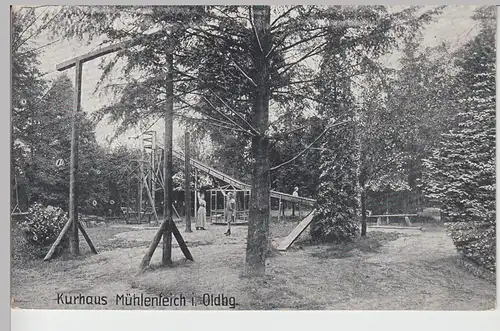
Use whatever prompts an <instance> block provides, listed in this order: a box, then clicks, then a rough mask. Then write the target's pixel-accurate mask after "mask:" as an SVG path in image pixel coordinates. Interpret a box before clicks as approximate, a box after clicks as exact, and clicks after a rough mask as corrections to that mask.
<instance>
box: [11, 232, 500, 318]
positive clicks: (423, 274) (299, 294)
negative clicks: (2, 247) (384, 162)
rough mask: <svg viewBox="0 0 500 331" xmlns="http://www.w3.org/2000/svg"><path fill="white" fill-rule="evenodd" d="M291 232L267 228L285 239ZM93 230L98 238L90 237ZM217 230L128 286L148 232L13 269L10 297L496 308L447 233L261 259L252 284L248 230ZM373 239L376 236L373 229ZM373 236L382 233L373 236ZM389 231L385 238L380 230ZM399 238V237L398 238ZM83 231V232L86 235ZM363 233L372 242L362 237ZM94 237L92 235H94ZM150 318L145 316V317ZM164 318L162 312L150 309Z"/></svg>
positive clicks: (190, 237) (44, 302) (21, 303)
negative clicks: (186, 257) (93, 251)
mask: <svg viewBox="0 0 500 331" xmlns="http://www.w3.org/2000/svg"><path fill="white" fill-rule="evenodd" d="M292 228H293V224H287V225H286V226H285V227H283V226H282V227H281V228H277V229H274V230H273V229H272V232H273V234H274V235H275V236H277V237H284V236H285V235H286V234H287V233H288V232H289V231H290V230H291V229H292ZM95 231H99V230H95ZM223 231H224V228H223V227H219V226H212V227H211V228H210V229H209V230H208V231H194V232H193V233H184V234H183V235H184V237H185V240H186V242H187V243H188V246H189V247H190V250H191V252H192V254H193V256H194V257H195V262H189V261H185V262H183V258H182V253H181V252H180V250H179V249H177V248H176V249H174V250H173V260H174V261H176V262H175V263H176V267H175V268H156V266H157V265H158V263H159V262H160V260H161V250H159V249H158V250H157V251H156V252H155V254H154V256H153V259H152V261H151V262H152V270H149V271H147V272H146V273H145V274H143V275H141V276H138V277H135V276H134V274H135V272H136V271H137V267H138V265H139V263H140V261H141V259H142V257H143V255H144V253H145V251H146V249H147V246H148V244H149V241H150V240H151V238H152V237H153V235H154V233H155V229H142V230H140V229H139V230H137V229H135V230H133V231H122V232H119V233H116V234H114V235H113V236H110V237H109V238H107V239H106V240H108V241H109V242H111V243H112V242H121V243H126V245H124V246H123V248H115V249H112V250H108V251H102V250H101V252H100V254H99V255H88V256H85V257H83V258H82V259H80V260H76V261H62V260H57V261H53V262H50V263H45V264H40V265H39V266H38V267H37V268H31V269H19V268H13V270H12V296H13V298H14V300H15V303H14V305H15V306H17V307H20V308H45V309H50V308H57V309H65V308H70V309H89V308H90V309H137V307H136V308H134V307H129V306H123V305H120V304H119V305H116V304H115V302H114V299H115V297H116V295H117V294H123V295H126V294H127V293H129V294H131V295H132V294H134V293H135V294H137V295H140V294H141V293H143V294H145V295H158V294H163V295H166V296H174V297H175V296H178V295H180V294H182V295H184V296H185V297H186V298H187V300H189V301H190V300H191V297H192V296H194V297H195V298H196V299H195V302H196V303H197V305H196V306H192V304H191V302H189V303H188V304H187V305H186V306H185V307H173V308H172V309H230V308H229V307H228V306H214V305H207V306H205V305H204V304H203V300H202V299H203V295H204V294H206V295H205V298H208V296H209V295H215V296H217V295H219V296H225V297H234V298H235V301H236V303H237V306H236V309H335V310H343V309H352V310H363V309H370V310H386V309H388V310H402V309H405V310H406V309H411V310H486V309H493V308H494V307H495V293H496V289H495V285H494V284H492V283H490V282H488V281H486V280H483V279H480V278H476V277H475V276H473V275H472V274H470V273H468V272H467V271H465V270H464V269H462V268H461V267H459V266H458V265H457V263H456V257H457V255H456V253H455V249H454V247H453V244H452V243H451V240H450V239H449V238H448V237H447V236H446V235H445V233H444V232H442V231H441V232H436V231H433V232H420V231H418V232H415V231H411V230H409V231H407V233H406V234H405V236H403V237H400V238H398V239H396V240H394V241H390V242H388V243H386V244H385V245H384V246H382V247H381V249H380V250H379V251H378V252H373V253H363V252H360V251H354V252H350V254H348V255H346V256H345V257H343V258H339V257H338V256H337V257H330V256H328V254H325V252H328V249H329V248H328V246H303V247H302V248H301V249H300V248H299V247H300V245H295V246H293V247H292V248H291V249H290V250H289V251H287V252H284V253H277V254H275V256H273V257H271V258H269V259H268V266H267V275H266V277H264V278H262V279H258V280H249V279H246V278H242V277H241V276H240V273H241V271H242V270H243V263H244V259H245V242H246V227H234V228H233V235H232V236H231V237H225V236H222V235H221V234H222V232H223ZM370 231H375V230H370ZM377 231H379V229H377ZM383 231H389V230H383ZM396 231H398V232H401V231H399V230H396ZM89 232H90V231H89ZM369 234H370V233H369ZM91 235H92V234H91ZM57 293H65V294H71V295H73V294H80V293H81V294H83V295H96V296H102V295H105V296H107V297H108V304H107V305H106V306H86V305H79V306H74V305H73V306H65V305H60V304H58V303H57V301H56V298H57ZM145 309H151V308H145ZM157 309H169V308H165V307H163V308H157Z"/></svg>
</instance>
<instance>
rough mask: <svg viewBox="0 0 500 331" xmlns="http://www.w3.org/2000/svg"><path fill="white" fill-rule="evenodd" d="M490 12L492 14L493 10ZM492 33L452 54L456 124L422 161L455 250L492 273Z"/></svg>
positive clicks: (488, 29) (487, 27)
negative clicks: (455, 74) (456, 110)
mask: <svg viewBox="0 0 500 331" xmlns="http://www.w3.org/2000/svg"><path fill="white" fill-rule="evenodd" d="M493 10H494V9H493ZM495 29H496V27H495V26H494V24H491V23H490V24H487V22H483V25H482V29H481V31H480V33H479V34H478V35H477V36H476V37H475V38H474V39H473V40H471V41H470V42H468V43H467V44H465V45H464V46H463V47H462V48H461V49H460V50H459V52H458V54H457V58H456V64H457V66H458V68H459V72H458V74H457V76H456V81H455V91H457V93H456V95H455V98H456V99H455V100H456V104H457V107H458V113H457V114H456V116H455V118H454V121H453V123H455V124H456V126H455V127H453V128H452V129H451V130H450V131H449V132H448V133H446V134H443V136H442V138H443V139H442V142H441V144H440V145H439V147H438V148H436V149H435V150H434V153H433V155H432V156H431V157H430V158H429V159H427V160H426V161H425V166H426V173H425V177H424V182H425V189H426V194H427V197H428V198H429V199H432V200H435V201H439V202H440V204H441V206H442V211H443V214H444V215H445V221H446V222H447V223H448V230H449V232H450V234H451V238H452V239H453V241H454V243H455V246H456V247H457V249H458V251H459V252H460V253H462V254H463V255H464V256H465V257H467V258H469V259H471V260H473V261H474V262H476V263H478V264H479V265H481V266H484V267H486V268H487V269H489V270H492V271H494V270H495V260H496V259H495V256H496V231H495V227H496V208H495V194H496V185H495V146H496V145H495V138H496V135H495V134H496V132H495V108H496V99H495V94H496V90H495V74H496V67H495V58H496V54H495Z"/></svg>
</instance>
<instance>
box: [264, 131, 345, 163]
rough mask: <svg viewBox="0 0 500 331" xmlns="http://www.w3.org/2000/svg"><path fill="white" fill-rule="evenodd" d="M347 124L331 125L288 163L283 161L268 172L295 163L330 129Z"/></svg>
mask: <svg viewBox="0 0 500 331" xmlns="http://www.w3.org/2000/svg"><path fill="white" fill-rule="evenodd" d="M347 122H349V121H343V122H340V123H335V124H332V125H330V126H328V127H326V128H325V130H323V132H321V133H320V135H319V136H318V137H316V139H314V140H313V142H312V143H310V144H309V145H308V146H306V148H304V149H303V150H302V151H300V152H299V153H298V154H297V155H295V156H294V157H292V158H291V159H290V160H288V161H285V162H283V163H281V164H278V165H277V166H274V167H272V168H269V170H270V171H273V170H276V169H279V168H281V167H282V166H284V165H287V164H288V163H290V162H293V161H295V160H296V159H297V158H299V157H300V156H301V155H302V154H304V153H305V152H307V151H308V150H309V149H310V148H311V147H312V146H313V145H314V144H315V143H316V142H318V141H319V140H320V139H321V138H322V137H323V136H324V135H325V134H326V133H327V132H328V130H330V129H331V128H333V127H335V126H338V125H341V124H345V123H347Z"/></svg>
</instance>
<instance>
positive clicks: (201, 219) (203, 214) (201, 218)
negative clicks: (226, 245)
mask: <svg viewBox="0 0 500 331" xmlns="http://www.w3.org/2000/svg"><path fill="white" fill-rule="evenodd" d="M198 203H199V205H200V207H199V208H198V217H197V218H196V230H206V229H205V226H206V224H205V223H206V220H207V209H206V206H207V203H206V202H205V198H204V197H203V195H201V194H200V193H198Z"/></svg>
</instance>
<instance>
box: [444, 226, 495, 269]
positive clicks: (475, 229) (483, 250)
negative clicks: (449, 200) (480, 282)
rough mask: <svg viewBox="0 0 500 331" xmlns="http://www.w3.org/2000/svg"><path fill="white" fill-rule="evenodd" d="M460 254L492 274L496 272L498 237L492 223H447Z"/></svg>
mask: <svg viewBox="0 0 500 331" xmlns="http://www.w3.org/2000/svg"><path fill="white" fill-rule="evenodd" d="M446 226H447V228H448V231H449V233H450V237H451V239H452V240H453V243H454V244H455V246H456V248H457V250H458V252H460V253H461V254H462V255H463V256H464V257H466V258H467V259H469V260H471V261H473V262H475V263H476V264H478V265H479V266H482V267H484V268H486V269H488V270H490V271H492V272H495V254H496V235H495V225H494V224H492V223H491V222H456V223H446Z"/></svg>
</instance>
